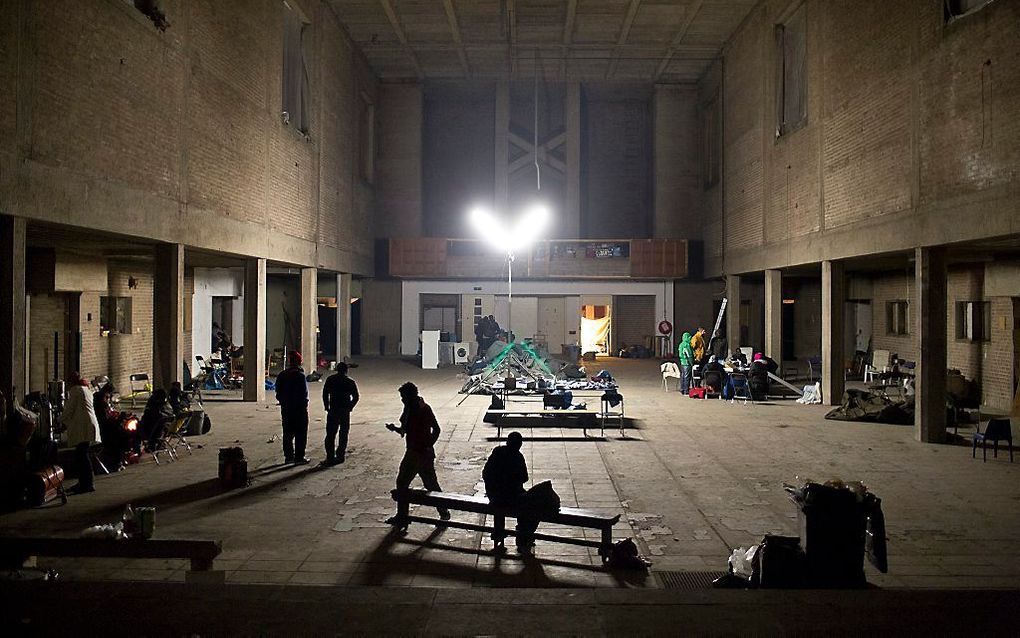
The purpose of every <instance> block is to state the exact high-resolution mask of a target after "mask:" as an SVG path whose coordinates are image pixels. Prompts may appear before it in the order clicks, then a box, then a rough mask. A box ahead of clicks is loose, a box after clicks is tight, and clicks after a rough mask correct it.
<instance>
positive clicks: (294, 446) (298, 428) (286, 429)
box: [276, 350, 311, 465]
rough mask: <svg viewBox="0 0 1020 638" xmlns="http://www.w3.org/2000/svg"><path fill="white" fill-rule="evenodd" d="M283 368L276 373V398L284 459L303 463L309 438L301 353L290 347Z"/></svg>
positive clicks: (306, 388) (306, 399)
mask: <svg viewBox="0 0 1020 638" xmlns="http://www.w3.org/2000/svg"><path fill="white" fill-rule="evenodd" d="M288 364H289V366H288V367H287V369H286V370H284V371H283V372H281V373H280V374H278V375H276V400H277V401H279V402H280V417H281V420H282V421H283V462H284V463H293V464H294V465H305V464H306V463H310V462H311V459H309V458H308V457H306V456H305V443H306V442H307V440H308V381H307V380H306V379H305V371H304V368H302V367H301V353H300V352H298V351H297V350H291V351H290V354H289V356H288Z"/></svg>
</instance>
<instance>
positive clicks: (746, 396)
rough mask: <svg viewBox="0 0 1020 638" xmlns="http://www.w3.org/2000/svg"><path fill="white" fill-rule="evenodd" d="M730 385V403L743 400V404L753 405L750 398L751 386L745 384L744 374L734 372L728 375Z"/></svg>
mask: <svg viewBox="0 0 1020 638" xmlns="http://www.w3.org/2000/svg"><path fill="white" fill-rule="evenodd" d="M730 384H731V385H732V386H733V396H732V397H730V403H733V402H734V401H736V400H737V399H743V400H744V403H745V404H746V403H747V402H748V401H750V402H751V403H754V397H752V396H751V386H750V385H748V383H747V375H746V374H744V373H743V372H734V373H733V374H731V375H730Z"/></svg>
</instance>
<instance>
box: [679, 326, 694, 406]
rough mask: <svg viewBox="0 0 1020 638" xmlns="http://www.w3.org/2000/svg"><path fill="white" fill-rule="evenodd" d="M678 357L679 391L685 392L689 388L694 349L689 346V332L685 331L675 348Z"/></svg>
mask: <svg viewBox="0 0 1020 638" xmlns="http://www.w3.org/2000/svg"><path fill="white" fill-rule="evenodd" d="M677 355H678V356H679V357H680V392H681V393H683V394H687V391H688V390H690V388H691V370H692V368H693V366H694V349H693V348H691V333H689V332H685V333H684V336H683V337H682V338H681V339H680V347H679V348H677Z"/></svg>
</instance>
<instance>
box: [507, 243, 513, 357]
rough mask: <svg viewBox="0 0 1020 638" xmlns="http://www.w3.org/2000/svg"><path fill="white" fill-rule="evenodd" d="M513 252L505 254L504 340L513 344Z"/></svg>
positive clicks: (509, 251)
mask: <svg viewBox="0 0 1020 638" xmlns="http://www.w3.org/2000/svg"><path fill="white" fill-rule="evenodd" d="M513 316H514V251H512V250H508V251H507V252H506V340H507V343H513V342H514V331H513Z"/></svg>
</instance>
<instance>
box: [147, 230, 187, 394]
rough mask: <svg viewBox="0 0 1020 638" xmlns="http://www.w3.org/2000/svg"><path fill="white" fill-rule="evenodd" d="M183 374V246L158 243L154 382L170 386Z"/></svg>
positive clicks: (154, 285) (154, 326)
mask: <svg viewBox="0 0 1020 638" xmlns="http://www.w3.org/2000/svg"><path fill="white" fill-rule="evenodd" d="M183 373H184V245H183V244H160V245H158V246H156V266H155V272H154V277H153V282H152V384H153V387H156V388H165V389H169V388H170V384H171V383H173V382H174V381H180V380H181V378H182V377H183Z"/></svg>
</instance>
